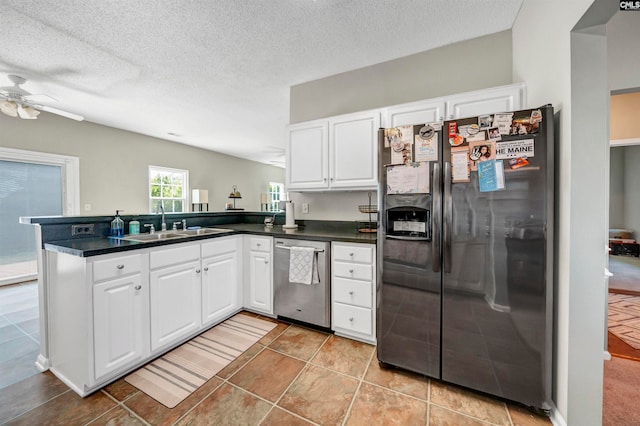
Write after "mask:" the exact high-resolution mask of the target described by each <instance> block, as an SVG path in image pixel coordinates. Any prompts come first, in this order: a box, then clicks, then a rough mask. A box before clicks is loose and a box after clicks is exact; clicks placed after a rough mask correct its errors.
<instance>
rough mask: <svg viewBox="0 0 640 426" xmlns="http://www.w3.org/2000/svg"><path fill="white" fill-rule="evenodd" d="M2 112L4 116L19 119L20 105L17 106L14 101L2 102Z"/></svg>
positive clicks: (0, 109) (0, 104)
mask: <svg viewBox="0 0 640 426" xmlns="http://www.w3.org/2000/svg"><path fill="white" fill-rule="evenodd" d="M0 111H2V113H3V114H6V115H8V116H9V117H17V116H18V105H16V103H15V102H13V101H1V102H0Z"/></svg>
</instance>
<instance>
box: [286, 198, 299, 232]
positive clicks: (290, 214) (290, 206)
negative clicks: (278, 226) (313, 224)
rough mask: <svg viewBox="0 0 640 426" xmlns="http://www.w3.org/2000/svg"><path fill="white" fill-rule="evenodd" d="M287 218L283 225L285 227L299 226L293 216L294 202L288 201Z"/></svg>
mask: <svg viewBox="0 0 640 426" xmlns="http://www.w3.org/2000/svg"><path fill="white" fill-rule="evenodd" d="M285 210H286V214H287V217H286V220H285V224H284V225H283V226H282V227H283V228H297V227H298V225H296V220H295V218H294V217H293V203H291V202H288V203H286V207H285Z"/></svg>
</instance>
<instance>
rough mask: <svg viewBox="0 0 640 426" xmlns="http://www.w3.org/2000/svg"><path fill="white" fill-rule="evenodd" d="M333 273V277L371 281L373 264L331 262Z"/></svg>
mask: <svg viewBox="0 0 640 426" xmlns="http://www.w3.org/2000/svg"><path fill="white" fill-rule="evenodd" d="M333 275H334V276H335V277H343V278H351V279H356V280H368V281H371V280H372V279H373V266H371V265H360V264H357V263H344V262H333Z"/></svg>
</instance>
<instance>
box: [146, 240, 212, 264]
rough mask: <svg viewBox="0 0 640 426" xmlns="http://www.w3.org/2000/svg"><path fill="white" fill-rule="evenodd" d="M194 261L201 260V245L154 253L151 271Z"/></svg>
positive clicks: (151, 260) (151, 256)
mask: <svg viewBox="0 0 640 426" xmlns="http://www.w3.org/2000/svg"><path fill="white" fill-rule="evenodd" d="M192 260H200V244H192V245H189V246H182V247H175V248H170V249H164V250H158V251H152V252H151V254H150V258H149V264H150V268H151V269H156V268H163V267H165V266H171V265H176V264H178V263H184V262H189V261H192Z"/></svg>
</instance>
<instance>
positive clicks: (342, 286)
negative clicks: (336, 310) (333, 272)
mask: <svg viewBox="0 0 640 426" xmlns="http://www.w3.org/2000/svg"><path fill="white" fill-rule="evenodd" d="M333 300H335V301H336V302H342V303H348V304H350V305H357V306H362V307H363V308H371V300H372V296H371V282H368V281H355V280H347V279H344V278H334V279H333Z"/></svg>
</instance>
